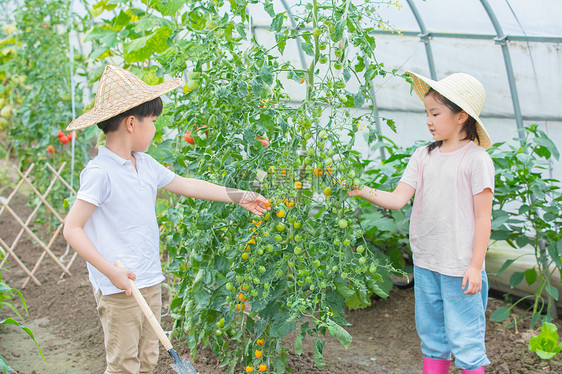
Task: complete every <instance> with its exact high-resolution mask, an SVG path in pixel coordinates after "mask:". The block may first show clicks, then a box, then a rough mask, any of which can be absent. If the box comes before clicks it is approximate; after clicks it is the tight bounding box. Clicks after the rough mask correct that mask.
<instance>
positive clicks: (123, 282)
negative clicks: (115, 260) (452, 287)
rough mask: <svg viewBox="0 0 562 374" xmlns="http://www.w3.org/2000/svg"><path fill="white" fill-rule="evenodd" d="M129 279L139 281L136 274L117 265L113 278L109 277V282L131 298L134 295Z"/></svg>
mask: <svg viewBox="0 0 562 374" xmlns="http://www.w3.org/2000/svg"><path fill="white" fill-rule="evenodd" d="M129 279H130V280H132V281H135V280H136V279H137V277H136V275H135V273H133V272H132V271H130V270H129V269H127V268H124V267H123V266H122V265H121V266H119V265H117V264H116V265H115V268H114V271H113V274H112V276H111V277H109V280H110V281H111V283H113V285H114V286H115V287H117V288H119V289H120V290H125V293H126V294H127V296H131V295H132V294H133V289H132V288H131V283H130V282H129Z"/></svg>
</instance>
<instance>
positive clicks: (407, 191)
mask: <svg viewBox="0 0 562 374" xmlns="http://www.w3.org/2000/svg"><path fill="white" fill-rule="evenodd" d="M351 188H352V190H351V192H350V193H349V194H350V195H351V196H359V197H362V198H363V199H365V200H367V201H370V202H371V203H373V204H376V205H378V206H380V207H382V208H385V209H392V210H398V209H402V208H403V207H404V205H406V203H407V202H408V201H410V199H411V198H412V196H414V193H415V192H416V190H415V189H414V188H413V187H412V186H410V185H409V184H407V183H404V182H400V183H398V186H397V187H396V189H394V191H392V192H387V191H381V190H376V189H374V188H370V187H367V186H364V187H363V188H362V189H358V187H357V186H351Z"/></svg>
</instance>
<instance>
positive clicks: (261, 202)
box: [238, 191, 271, 216]
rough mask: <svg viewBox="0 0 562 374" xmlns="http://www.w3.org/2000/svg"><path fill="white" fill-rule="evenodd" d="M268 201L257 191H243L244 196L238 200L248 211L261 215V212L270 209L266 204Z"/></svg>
mask: <svg viewBox="0 0 562 374" xmlns="http://www.w3.org/2000/svg"><path fill="white" fill-rule="evenodd" d="M267 203H268V201H267V199H266V198H265V197H263V196H262V195H260V194H259V193H257V192H252V191H244V196H243V197H242V198H241V199H240V202H238V205H240V206H241V207H242V208H244V209H247V210H249V211H250V212H252V213H254V214H257V215H258V216H261V215H262V213H264V212H266V211H268V210H271V207H270V206H269V207H268V206H266V205H265V204H267Z"/></svg>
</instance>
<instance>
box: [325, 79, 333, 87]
mask: <svg viewBox="0 0 562 374" xmlns="http://www.w3.org/2000/svg"><path fill="white" fill-rule="evenodd" d="M326 86H328V88H332V87H334V82H333V81H331V80H329V81H327V82H326Z"/></svg>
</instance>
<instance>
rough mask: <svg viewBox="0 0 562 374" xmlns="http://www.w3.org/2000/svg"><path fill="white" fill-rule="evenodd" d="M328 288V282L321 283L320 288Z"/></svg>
mask: <svg viewBox="0 0 562 374" xmlns="http://www.w3.org/2000/svg"><path fill="white" fill-rule="evenodd" d="M326 287H327V284H326V282H324V281H322V282H320V288H322V289H324V288H326Z"/></svg>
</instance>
